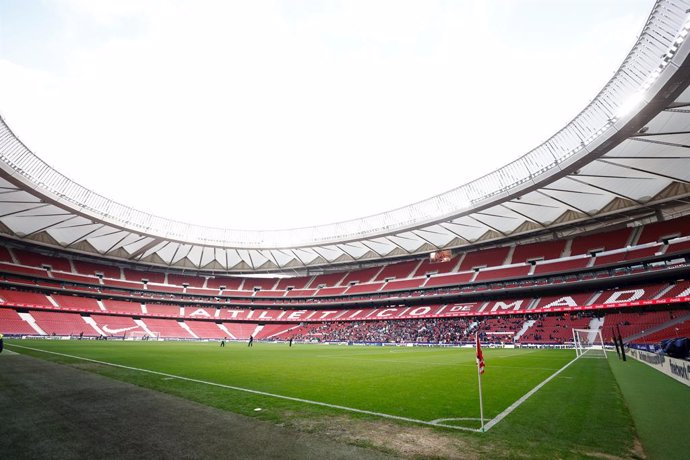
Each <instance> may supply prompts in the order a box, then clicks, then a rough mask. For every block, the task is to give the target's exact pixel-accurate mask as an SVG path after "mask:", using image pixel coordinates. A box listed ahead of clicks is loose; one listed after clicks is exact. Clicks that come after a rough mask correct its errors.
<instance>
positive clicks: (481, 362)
mask: <svg viewBox="0 0 690 460" xmlns="http://www.w3.org/2000/svg"><path fill="white" fill-rule="evenodd" d="M476 342H477V379H478V380H479V417H480V419H481V423H482V427H481V432H482V433H483V432H484V398H483V397H482V374H483V373H484V355H483V354H482V345H481V343H480V342H479V332H477V334H476Z"/></svg>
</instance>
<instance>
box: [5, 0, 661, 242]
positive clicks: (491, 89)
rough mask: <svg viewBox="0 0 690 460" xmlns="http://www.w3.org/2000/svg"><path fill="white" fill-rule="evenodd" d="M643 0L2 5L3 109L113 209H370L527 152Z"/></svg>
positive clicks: (291, 223) (629, 34) (257, 222)
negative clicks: (117, 204)
mask: <svg viewBox="0 0 690 460" xmlns="http://www.w3.org/2000/svg"><path fill="white" fill-rule="evenodd" d="M652 5H653V1H652V0H571V1H566V0H563V1H556V0H543V1H537V0H521V1H518V0H515V1H510V0H502V1H497V0H494V1H482V0H477V1H450V2H447V1H438V2H434V1H431V0H423V1H403V0H391V1H375V0H367V1H356V0H349V1H342V2H341V1H306V0H302V1H297V0H295V1H284V2H280V1H257V0H251V1H241V2H240V1H236V2H232V1H200V0H194V1H170V0H161V1H143V0H107V1H96V0H54V1H48V0H45V1H39V0H0V115H2V117H3V118H4V119H5V121H6V122H7V123H8V124H9V126H10V127H11V128H12V129H13V130H14V132H15V133H16V134H17V135H18V137H19V138H20V139H21V140H22V141H24V143H25V144H26V145H27V146H28V147H29V148H30V149H32V150H33V151H34V152H35V153H36V154H37V155H39V156H40V157H41V158H42V159H43V160H44V161H46V162H47V163H48V164H50V165H52V166H53V167H55V168H56V169H57V170H59V171H60V172H62V173H64V174H66V175H67V176H68V177H70V178H72V179H73V180H75V181H77V182H79V183H81V184H82V185H84V186H86V187H89V188H91V189H93V190H95V191H97V192H99V193H101V194H103V195H105V196H107V197H109V198H112V199H115V200H116V201H120V202H121V203H124V204H127V205H130V206H133V207H136V208H139V209H141V210H144V211H147V212H151V213H153V214H157V215H161V216H165V217H170V218H175V219H178V220H183V221H189V222H194V223H197V224H202V225H211V226H220V227H229V228H235V229H264V230H268V229H277V228H293V227H301V226H311V225H316V224H325V223H330V222H336V221H342V220H347V219H351V218H356V217H361V216H365V215H370V214H375V213H378V212H383V211H386V210H389V209H393V208H396V207H399V206H403V205H405V204H409V203H411V202H414V201H419V200H421V199H424V198H428V197H430V196H432V195H436V194H438V193H442V192H445V191H447V190H449V189H451V188H454V187H456V186H459V185H461V184H462V183H465V182H467V181H469V180H471V179H474V178H476V177H478V176H479V175H481V174H484V173H487V172H489V171H491V170H493V169H495V168H496V167H499V166H501V165H502V164H504V163H506V162H508V161H509V160H511V159H514V158H516V157H517V156H520V155H522V154H524V153H526V152H527V151H528V150H530V149H531V148H534V147H536V146H537V145H538V144H539V143H541V142H543V141H544V140H546V138H548V137H549V136H550V135H551V134H553V133H555V132H556V131H557V130H558V129H559V128H561V127H562V126H564V125H565V124H566V123H567V122H568V121H569V120H570V119H572V118H573V117H574V116H575V115H576V114H577V113H578V112H579V111H580V110H581V109H582V108H584V106H585V105H586V104H587V103H588V102H589V101H590V100H591V99H592V98H593V97H594V96H595V95H596V93H597V92H598V91H599V90H600V89H601V88H602V87H603V85H604V84H605V82H606V81H607V80H608V79H609V78H610V77H611V76H612V75H613V72H614V71H615V70H616V69H617V68H618V66H619V65H620V63H621V62H622V60H623V58H624V57H625V55H626V54H627V52H628V51H629V50H630V48H631V47H632V45H633V44H634V42H635V39H636V36H637V34H638V33H639V32H640V31H641V29H642V26H643V25H644V22H645V20H646V19H647V16H648V14H649V12H650V10H651V7H652Z"/></svg>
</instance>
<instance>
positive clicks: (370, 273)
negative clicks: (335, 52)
mask: <svg viewBox="0 0 690 460" xmlns="http://www.w3.org/2000/svg"><path fill="white" fill-rule="evenodd" d="M381 270H382V267H371V268H363V269H361V270H353V271H351V272H349V273H347V275H345V278H344V279H343V280H342V281H341V282H340V286H349V285H350V284H353V283H358V284H364V283H368V282H370V281H371V280H372V279H374V277H375V276H376V275H377V274H378V273H379V272H380V271H381Z"/></svg>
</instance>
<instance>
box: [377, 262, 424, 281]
mask: <svg viewBox="0 0 690 460" xmlns="http://www.w3.org/2000/svg"><path fill="white" fill-rule="evenodd" d="M420 262H421V261H419V260H412V261H409V262H398V263H395V264H390V265H386V266H384V267H383V270H381V272H379V274H378V275H376V278H374V281H384V280H390V279H404V278H409V277H410V275H411V274H412V272H413V271H416V270H415V269H416V268H417V266H419V264H420Z"/></svg>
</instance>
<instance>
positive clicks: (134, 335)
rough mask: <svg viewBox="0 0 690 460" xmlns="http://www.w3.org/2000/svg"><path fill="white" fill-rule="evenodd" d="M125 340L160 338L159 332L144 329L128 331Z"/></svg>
mask: <svg viewBox="0 0 690 460" xmlns="http://www.w3.org/2000/svg"><path fill="white" fill-rule="evenodd" d="M125 339H126V340H160V339H161V334H160V332H153V331H151V333H150V334H149V333H147V332H144V331H130V332H129V334H127V337H125Z"/></svg>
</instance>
